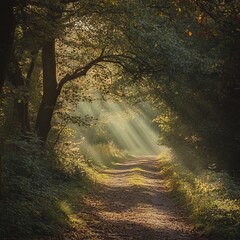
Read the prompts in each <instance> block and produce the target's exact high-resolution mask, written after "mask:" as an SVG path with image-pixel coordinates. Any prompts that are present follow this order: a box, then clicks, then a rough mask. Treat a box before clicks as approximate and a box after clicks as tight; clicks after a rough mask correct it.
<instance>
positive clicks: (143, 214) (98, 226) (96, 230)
mask: <svg viewBox="0 0 240 240" xmlns="http://www.w3.org/2000/svg"><path fill="white" fill-rule="evenodd" d="M104 173H105V174H106V175H107V176H108V181H107V183H106V184H105V185H102V186H100V187H99V188H98V189H96V190H95V192H94V193H91V194H89V195H88V196H87V197H86V199H85V202H84V206H85V207H84V211H83V212H82V213H80V214H81V218H82V219H84V221H85V222H86V224H85V227H83V229H78V230H77V231H76V232H75V237H74V236H71V237H70V236H69V238H66V239H86V240H95V239H106V240H108V239H127V240H128V239H143V240H146V239H147V240H178V239H184V240H190V239H192V240H200V239H203V238H200V237H198V236H197V234H196V233H195V232H194V231H193V227H192V226H191V225H190V224H189V223H187V219H186V218H184V217H183V214H182V213H181V211H180V210H179V209H178V207H177V206H176V204H174V203H173V202H172V201H171V200H170V198H169V193H168V190H167V189H166V187H164V184H163V180H162V179H161V175H160V173H159V169H158V163H157V160H156V159H155V158H153V157H143V158H135V159H128V160H126V161H124V162H122V163H117V164H115V165H114V167H113V168H112V169H111V170H108V171H105V172H104Z"/></svg>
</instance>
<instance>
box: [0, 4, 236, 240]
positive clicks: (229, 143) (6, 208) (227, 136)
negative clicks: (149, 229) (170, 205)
mask: <svg viewBox="0 0 240 240" xmlns="http://www.w3.org/2000/svg"><path fill="white" fill-rule="evenodd" d="M0 36H1V38H0V239H3V240H4V239H38V238H39V239H48V238H47V237H49V236H56V235H57V234H60V235H61V234H62V233H63V232H64V231H66V230H67V229H72V226H73V222H74V221H75V222H74V223H75V224H77V223H76V222H77V220H76V219H75V218H74V219H75V220H72V219H71V217H70V215H72V216H73V215H74V214H73V213H72V212H74V211H78V209H79V208H81V206H78V207H76V204H77V203H76V202H75V200H73V199H77V198H82V196H83V195H84V194H85V193H86V192H87V191H88V189H90V188H92V185H94V186H95V187H97V184H96V182H97V181H98V178H100V175H99V172H100V171H101V169H103V168H108V167H110V165H112V164H113V162H114V161H121V159H122V158H126V156H130V155H138V156H139V155H141V156H145V155H155V156H158V160H159V169H160V170H161V172H162V174H163V176H165V179H166V181H167V182H168V183H169V184H170V185H171V189H172V192H173V195H174V197H175V198H176V201H178V202H180V203H181V204H182V205H183V206H184V207H183V208H186V209H187V214H188V215H189V217H190V218H191V219H193V222H194V223H195V226H196V228H197V229H200V230H201V231H202V232H203V233H204V234H207V235H208V236H210V237H212V239H221V238H222V239H239V238H240V187H239V184H240V79H239V76H240V66H239V63H240V44H239V43H240V3H239V1H238V0H212V1H207V0H171V1H170V0H162V1H159V0H130V1H123V0H94V1H89V0H2V1H1V3H0ZM162 146H164V148H167V149H170V150H166V152H167V153H165V154H161V152H162V150H161V148H163V147H162ZM169 152H171V154H170V153H169ZM170 155H171V156H170ZM160 170H159V171H160ZM70 199H71V200H70ZM201 200H202V201H201ZM203 200H204V202H203ZM60 203H61V204H60ZM67 203H68V205H71V206H72V208H73V209H75V210H71V214H70V210H69V206H67ZM41 237H46V238H41ZM59 239H60V238H59ZM73 239H74V238H73ZM76 239H77V238H76ZM79 239H81V238H79ZM123 239H124V238H123ZM143 239H144V238H143Z"/></svg>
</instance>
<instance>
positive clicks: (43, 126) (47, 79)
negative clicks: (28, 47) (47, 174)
mask: <svg viewBox="0 0 240 240" xmlns="http://www.w3.org/2000/svg"><path fill="white" fill-rule="evenodd" d="M42 67H43V97H42V101H41V104H40V107H39V111H38V115H37V121H36V130H37V134H38V136H39V137H40V139H41V140H42V141H43V142H46V140H47V136H48V133H49V131H50V129H51V120H52V116H53V111H54V107H55V105H56V102H57V98H58V89H57V76H56V60H55V40H50V41H48V42H46V43H45V44H44V46H43V49H42Z"/></svg>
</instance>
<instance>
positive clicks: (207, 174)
mask: <svg viewBox="0 0 240 240" xmlns="http://www.w3.org/2000/svg"><path fill="white" fill-rule="evenodd" d="M159 162H160V167H161V173H163V175H164V176H165V178H166V181H167V184H168V185H169V187H170V188H171V190H172V192H173V194H174V196H175V197H176V199H177V200H178V201H179V202H180V203H181V204H182V205H183V206H184V209H187V213H188V214H189V216H190V218H191V220H192V221H193V222H194V223H195V226H196V227H197V228H198V229H199V230H201V231H203V232H204V233H205V234H207V235H208V236H209V237H210V239H224V240H238V239H240V186H239V185H238V184H237V183H236V181H234V180H233V179H232V178H231V177H230V176H229V175H228V174H227V173H226V172H216V171H214V170H213V169H211V167H210V168H209V169H208V170H198V171H197V172H192V171H190V170H189V169H187V168H186V167H184V166H183V165H182V164H180V163H179V162H178V161H177V159H176V157H175V156H173V154H172V153H171V152H170V150H169V151H166V152H164V153H162V154H161V155H160V156H159Z"/></svg>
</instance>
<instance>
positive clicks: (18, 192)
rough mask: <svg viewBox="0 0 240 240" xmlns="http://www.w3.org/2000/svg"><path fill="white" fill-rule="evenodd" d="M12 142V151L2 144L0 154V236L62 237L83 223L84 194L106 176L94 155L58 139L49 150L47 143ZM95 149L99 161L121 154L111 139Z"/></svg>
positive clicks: (82, 225)
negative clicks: (0, 188)
mask: <svg viewBox="0 0 240 240" xmlns="http://www.w3.org/2000/svg"><path fill="white" fill-rule="evenodd" d="M17 144H19V145H18V146H16V147H15V148H14V151H10V150H9V151H8V149H6V151H5V156H4V163H5V165H4V169H5V176H4V180H5V198H4V199H3V200H1V201H0V216H1V217H0V239H9V238H15V239H18V240H20V239H24V240H27V239H35V238H38V237H40V238H41V237H47V236H62V235H63V234H64V232H66V231H71V230H72V229H74V228H77V227H78V228H79V227H81V228H84V225H85V223H84V221H83V219H81V216H80V215H79V214H78V213H79V212H80V211H81V210H82V208H83V198H84V197H85V196H86V194H87V192H88V191H89V190H91V189H92V188H94V187H95V186H96V184H97V183H103V182H105V181H106V180H107V178H106V175H105V174H103V173H101V171H100V170H101V166H100V165H99V163H98V159H96V158H93V157H91V156H90V154H91V153H90V152H87V151H86V149H84V150H83V149H82V148H81V145H78V144H76V143H65V144H60V145H58V146H57V147H56V148H55V149H54V151H53V148H52V147H50V148H49V149H48V150H45V151H41V149H40V148H39V147H38V146H36V145H34V144H32V146H31V147H27V148H26V144H25V143H24V144H23V145H21V144H22V143H21V142H18V143H17ZM27 146H28V145H27ZM11 149H12V147H11ZM83 151H84V152H85V153H88V155H85V156H84V155H83ZM95 151H96V152H97V153H98V156H101V158H102V159H104V161H103V162H102V164H104V165H107V163H108V161H109V162H110V161H114V159H115V160H116V159H118V158H120V157H121V156H122V155H121V151H120V150H118V149H117V147H116V146H113V144H109V145H108V144H106V145H98V146H96V148H95ZM104 154H105V155H104Z"/></svg>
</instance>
